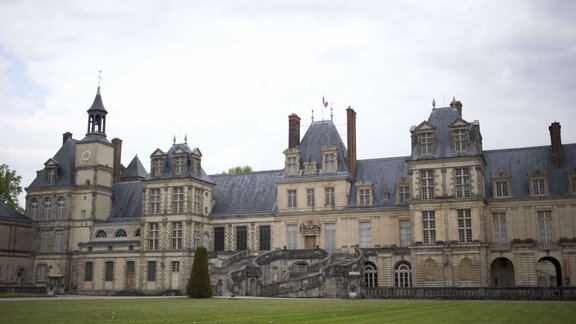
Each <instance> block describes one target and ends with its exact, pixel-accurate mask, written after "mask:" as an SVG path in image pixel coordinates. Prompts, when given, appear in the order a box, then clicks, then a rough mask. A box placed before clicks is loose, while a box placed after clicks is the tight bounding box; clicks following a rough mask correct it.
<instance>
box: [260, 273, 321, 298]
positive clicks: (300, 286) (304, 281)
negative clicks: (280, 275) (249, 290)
mask: <svg viewBox="0 0 576 324" xmlns="http://www.w3.org/2000/svg"><path fill="white" fill-rule="evenodd" d="M323 282H324V278H323V274H322V273H315V274H312V275H309V276H306V277H304V278H298V279H292V280H286V281H281V282H276V283H271V284H267V285H262V286H261V287H260V295H261V296H264V297H269V296H280V295H284V294H289V293H294V292H299V291H303V290H309V289H313V288H317V287H320V286H322V284H323Z"/></svg>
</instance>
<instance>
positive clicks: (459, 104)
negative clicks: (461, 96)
mask: <svg viewBox="0 0 576 324" xmlns="http://www.w3.org/2000/svg"><path fill="white" fill-rule="evenodd" d="M450 107H452V108H456V110H458V113H459V114H460V117H462V102H460V101H458V100H456V97H452V102H451V103H450Z"/></svg>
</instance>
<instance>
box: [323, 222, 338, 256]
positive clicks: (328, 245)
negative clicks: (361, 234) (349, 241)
mask: <svg viewBox="0 0 576 324" xmlns="http://www.w3.org/2000/svg"><path fill="white" fill-rule="evenodd" d="M324 246H325V247H324V248H325V249H326V250H327V251H329V252H333V251H334V250H336V224H334V223H328V224H324Z"/></svg>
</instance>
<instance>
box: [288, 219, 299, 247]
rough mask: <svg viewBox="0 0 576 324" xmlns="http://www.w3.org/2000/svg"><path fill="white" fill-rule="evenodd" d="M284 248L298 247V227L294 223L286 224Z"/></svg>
mask: <svg viewBox="0 0 576 324" xmlns="http://www.w3.org/2000/svg"><path fill="white" fill-rule="evenodd" d="M286 248H287V249H290V250H295V249H297V248H298V229H297V228H296V224H288V225H286Z"/></svg>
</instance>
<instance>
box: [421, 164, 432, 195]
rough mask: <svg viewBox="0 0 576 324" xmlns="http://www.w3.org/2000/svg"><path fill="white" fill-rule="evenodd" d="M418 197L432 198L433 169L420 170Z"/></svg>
mask: <svg viewBox="0 0 576 324" xmlns="http://www.w3.org/2000/svg"><path fill="white" fill-rule="evenodd" d="M420 198H421V199H423V200H429V199H434V170H432V169H429V170H420Z"/></svg>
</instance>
